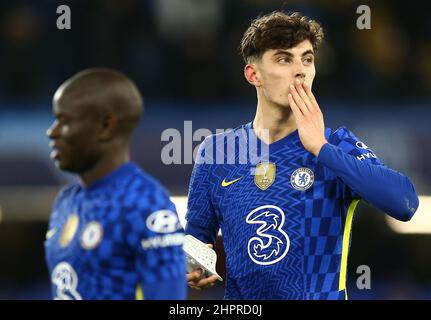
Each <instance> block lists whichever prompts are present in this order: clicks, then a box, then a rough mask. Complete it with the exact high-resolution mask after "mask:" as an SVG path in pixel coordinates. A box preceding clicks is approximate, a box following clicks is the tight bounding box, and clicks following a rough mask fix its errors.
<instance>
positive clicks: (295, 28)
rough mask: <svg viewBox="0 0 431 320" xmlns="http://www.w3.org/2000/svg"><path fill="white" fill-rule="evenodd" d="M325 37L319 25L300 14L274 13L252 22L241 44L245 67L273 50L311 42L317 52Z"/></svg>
mask: <svg viewBox="0 0 431 320" xmlns="http://www.w3.org/2000/svg"><path fill="white" fill-rule="evenodd" d="M323 37H324V34H323V29H322V27H321V26H320V24H319V23H317V22H316V21H314V20H311V19H310V18H308V17H306V16H303V15H302V14H301V13H299V12H293V13H289V14H286V13H284V12H280V11H274V12H272V13H270V14H267V15H264V16H261V17H258V18H256V19H255V20H253V21H252V23H251V25H250V26H249V27H248V29H247V30H246V32H245V33H244V36H243V37H242V40H241V45H240V48H239V49H240V51H241V54H242V57H243V58H244V61H245V63H248V62H250V59H256V58H257V59H259V58H261V57H262V55H263V54H264V53H265V51H267V50H269V49H289V48H292V47H294V46H296V45H297V44H298V43H301V42H302V41H304V40H309V41H310V42H311V44H312V46H313V49H314V51H317V49H318V47H319V46H320V44H321V43H322V40H323Z"/></svg>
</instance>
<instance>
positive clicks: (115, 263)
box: [45, 163, 187, 300]
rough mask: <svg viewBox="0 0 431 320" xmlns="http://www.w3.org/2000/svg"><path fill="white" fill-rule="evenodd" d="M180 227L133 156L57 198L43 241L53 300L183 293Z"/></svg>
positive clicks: (163, 194)
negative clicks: (108, 171) (131, 158)
mask: <svg viewBox="0 0 431 320" xmlns="http://www.w3.org/2000/svg"><path fill="white" fill-rule="evenodd" d="M183 236H184V235H183V230H182V227H181V226H180V224H179V220H178V217H177V214H176V210H175V206H174V204H173V203H172V202H171V201H170V199H169V195H168V193H167V192H166V191H165V190H164V188H163V187H162V186H161V185H160V184H159V183H158V182H157V181H156V180H155V179H153V178H152V177H150V176H149V175H148V174H146V173H145V172H143V171H142V170H141V169H140V168H138V167H137V166H136V165H135V164H133V163H127V164H125V165H123V166H121V167H120V168H118V169H117V170H115V171H114V172H113V173H111V174H109V175H108V176H106V177H104V178H102V179H101V180H100V181H98V182H96V183H94V184H93V185H91V186H89V187H87V188H85V187H83V186H82V185H81V184H79V183H76V184H72V185H70V186H68V187H66V188H65V189H64V190H63V191H62V192H61V193H60V194H59V196H58V197H57V199H56V202H55V204H54V207H53V212H52V215H51V219H50V222H49V229H48V233H47V240H46V241H45V252H46V261H47V265H48V269H49V274H50V280H51V287H52V294H53V298H54V299H68V300H69V299H136V298H138V299H139V298H147V299H185V298H186V291H187V290H186V289H187V287H186V282H185V276H184V274H185V258H184V254H183V250H182V241H183Z"/></svg>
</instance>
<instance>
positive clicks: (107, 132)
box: [99, 114, 118, 141]
mask: <svg viewBox="0 0 431 320" xmlns="http://www.w3.org/2000/svg"><path fill="white" fill-rule="evenodd" d="M117 126H118V117H116V116H114V115H112V114H108V115H105V116H103V118H102V121H101V124H100V129H99V139H100V140H102V141H106V140H110V139H112V138H113V137H114V136H115V132H116V130H117Z"/></svg>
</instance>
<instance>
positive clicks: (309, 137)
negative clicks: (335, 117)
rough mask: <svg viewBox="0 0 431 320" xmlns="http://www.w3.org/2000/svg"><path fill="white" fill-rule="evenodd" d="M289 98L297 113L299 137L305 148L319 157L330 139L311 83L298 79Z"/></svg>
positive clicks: (293, 110)
mask: <svg viewBox="0 0 431 320" xmlns="http://www.w3.org/2000/svg"><path fill="white" fill-rule="evenodd" d="M288 99H289V105H290V108H291V109H292V112H293V114H294V115H295V119H296V125H297V127H298V133H299V138H300V139H301V142H302V144H303V145H304V148H305V149H306V150H307V151H309V152H311V153H312V154H314V155H315V156H316V157H317V156H318V155H319V152H320V149H321V148H322V147H323V145H324V144H325V143H327V142H328V141H326V139H325V124H324V121H323V114H322V111H321V110H320V107H319V105H318V103H317V101H316V98H315V97H314V95H313V93H312V92H311V88H310V86H309V84H308V83H306V82H305V81H304V82H301V81H300V80H299V79H296V80H295V85H291V86H290V93H289V96H288Z"/></svg>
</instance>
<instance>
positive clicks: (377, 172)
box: [186, 123, 418, 299]
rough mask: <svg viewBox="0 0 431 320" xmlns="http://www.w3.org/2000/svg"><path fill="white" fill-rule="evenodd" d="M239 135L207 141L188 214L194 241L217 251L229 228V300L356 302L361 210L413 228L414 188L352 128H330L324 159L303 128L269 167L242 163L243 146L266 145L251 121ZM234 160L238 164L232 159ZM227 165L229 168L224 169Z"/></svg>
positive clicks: (273, 153) (282, 144) (272, 151)
mask: <svg viewBox="0 0 431 320" xmlns="http://www.w3.org/2000/svg"><path fill="white" fill-rule="evenodd" d="M233 132H234V134H226V133H223V134H219V135H214V136H210V137H207V139H205V141H204V142H203V143H202V145H201V147H200V150H199V154H198V157H197V161H196V164H195V167H194V169H193V173H192V177H191V182H190V189H189V200H188V212H187V216H186V219H187V226H186V233H187V234H192V235H194V236H196V237H197V238H199V239H201V240H202V241H204V242H207V243H214V242H215V239H216V236H217V232H218V230H219V228H221V231H222V235H223V244H224V249H225V252H226V270H227V283H226V293H225V299H346V298H347V293H346V270H347V257H348V252H349V247H350V235H351V226H352V220H353V215H354V211H355V207H356V205H357V204H358V202H359V200H360V199H364V200H365V201H367V202H369V203H371V204H372V205H374V206H376V207H377V208H379V209H381V210H383V211H384V212H386V213H387V214H389V215H391V216H392V217H394V218H396V219H398V220H402V221H406V220H409V219H410V218H411V217H412V215H413V214H414V212H415V211H416V209H417V207H418V197H417V194H416V191H415V189H414V186H413V185H412V183H411V182H410V180H409V179H408V178H407V177H405V176H404V175H402V174H401V173H399V172H396V171H394V170H392V169H390V168H388V167H386V166H385V165H383V164H382V162H381V161H380V160H379V159H378V157H377V156H376V155H375V153H374V152H372V151H371V150H370V149H369V148H368V147H367V146H366V145H365V144H364V143H363V142H361V141H360V140H359V139H357V138H356V137H355V136H354V135H353V133H352V132H350V131H349V130H348V129H346V128H345V127H341V128H339V129H338V130H336V131H335V132H334V131H332V130H331V129H329V128H327V129H325V137H326V139H327V141H328V143H327V144H325V145H324V146H323V147H322V149H321V151H320V153H319V155H318V156H317V157H315V156H314V155H313V154H311V153H309V152H308V151H307V150H305V148H304V147H303V145H302V143H301V141H300V138H299V134H298V131H297V130H296V131H294V132H293V133H291V134H289V135H288V136H287V137H285V138H283V139H281V140H279V141H276V142H274V143H271V144H270V145H269V146H268V148H269V158H268V159H267V161H266V162H259V163H252V160H251V158H248V160H247V161H241V160H244V159H241V157H242V158H244V152H241V146H243V147H244V146H247V149H248V150H249V151H250V149H251V148H255V146H252V144H250V141H253V139H252V138H254V139H255V140H258V141H260V140H259V139H258V138H256V136H255V133H254V130H253V129H252V126H251V123H249V124H246V125H243V126H241V127H239V128H236V129H234V130H233ZM220 141H222V143H220ZM260 144H263V142H261V141H260ZM230 149H232V150H230ZM232 155H235V156H234V157H235V163H232V162H229V161H226V160H228V159H229V157H232ZM223 157H224V161H226V162H228V163H226V162H225V163H224V164H222V163H220V161H214V160H216V158H217V159H218V160H220V159H222V158H223ZM231 160H232V159H231ZM208 162H212V163H208ZM214 162H215V163H214ZM222 162H223V161H222ZM251 173H252V174H251Z"/></svg>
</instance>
